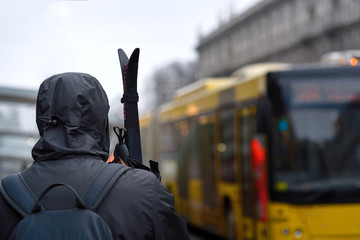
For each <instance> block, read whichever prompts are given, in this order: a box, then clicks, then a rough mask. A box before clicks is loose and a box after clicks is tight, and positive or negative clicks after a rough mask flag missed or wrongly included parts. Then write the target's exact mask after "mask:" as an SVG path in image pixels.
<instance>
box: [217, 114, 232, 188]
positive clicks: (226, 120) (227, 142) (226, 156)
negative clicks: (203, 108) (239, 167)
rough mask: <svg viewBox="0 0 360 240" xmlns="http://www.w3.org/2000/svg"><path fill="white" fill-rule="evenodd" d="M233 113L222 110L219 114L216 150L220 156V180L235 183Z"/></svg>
mask: <svg viewBox="0 0 360 240" xmlns="http://www.w3.org/2000/svg"><path fill="white" fill-rule="evenodd" d="M234 123H235V111H234V110H233V109H229V110H224V111H222V112H221V113H220V143H219V144H218V145H217V150H218V151H219V152H220V155H221V178H222V180H223V181H227V182H235V139H234V138H235V126H234Z"/></svg>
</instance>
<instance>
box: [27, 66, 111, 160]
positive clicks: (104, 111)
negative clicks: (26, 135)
mask: <svg viewBox="0 0 360 240" xmlns="http://www.w3.org/2000/svg"><path fill="white" fill-rule="evenodd" d="M108 112H109V102H108V98H107V96H106V93H105V91H104V89H103V88H102V86H101V85H100V83H99V82H98V80H96V78H94V77H93V76H91V75H88V74H84V73H62V74H57V75H54V76H52V77H49V78H48V79H46V80H45V81H44V82H43V83H42V84H41V85H40V88H39V92H38V96H37V103H36V123H37V126H38V129H39V134H40V139H39V141H38V142H37V143H36V144H35V146H34V148H33V150H32V155H33V158H34V160H35V161H46V160H57V159H73V158H81V157H88V156H97V157H99V158H100V159H102V160H104V161H106V159H107V157H108V153H109V129H108Z"/></svg>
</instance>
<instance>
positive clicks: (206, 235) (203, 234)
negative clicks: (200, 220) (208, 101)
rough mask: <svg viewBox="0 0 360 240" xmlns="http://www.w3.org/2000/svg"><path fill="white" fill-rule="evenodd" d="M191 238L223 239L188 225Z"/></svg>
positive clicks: (197, 239) (196, 239) (200, 239)
mask: <svg viewBox="0 0 360 240" xmlns="http://www.w3.org/2000/svg"><path fill="white" fill-rule="evenodd" d="M188 229H189V233H190V239H191V240H224V239H223V238H220V237H218V236H216V235H213V234H210V233H207V232H204V231H201V230H199V229H197V228H195V227H192V226H188Z"/></svg>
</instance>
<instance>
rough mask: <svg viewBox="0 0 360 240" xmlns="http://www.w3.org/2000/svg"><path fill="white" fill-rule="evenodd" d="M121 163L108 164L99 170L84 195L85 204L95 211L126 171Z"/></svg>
mask: <svg viewBox="0 0 360 240" xmlns="http://www.w3.org/2000/svg"><path fill="white" fill-rule="evenodd" d="M127 170H128V168H127V167H125V166H123V165H121V164H107V165H106V166H105V167H104V168H103V169H101V170H100V171H99V173H98V174H97V176H96V177H95V178H94V180H93V181H92V183H91V184H90V186H89V188H88V190H87V191H86V193H85V196H84V203H85V205H86V206H87V207H88V208H89V209H91V210H93V211H95V210H96V208H97V207H98V206H99V204H100V203H101V201H102V200H103V199H104V197H105V196H106V194H107V193H108V192H109V190H110V189H111V188H112V186H113V185H114V183H115V182H116V181H117V179H118V178H119V177H120V176H121V175H122V174H123V173H125V172H126V171H127Z"/></svg>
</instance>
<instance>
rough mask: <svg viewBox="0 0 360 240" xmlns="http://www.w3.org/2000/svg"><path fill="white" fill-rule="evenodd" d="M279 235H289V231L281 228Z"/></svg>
mask: <svg viewBox="0 0 360 240" xmlns="http://www.w3.org/2000/svg"><path fill="white" fill-rule="evenodd" d="M281 233H282V235H284V236H286V235H289V229H288V228H283V229H282V230H281Z"/></svg>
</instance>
